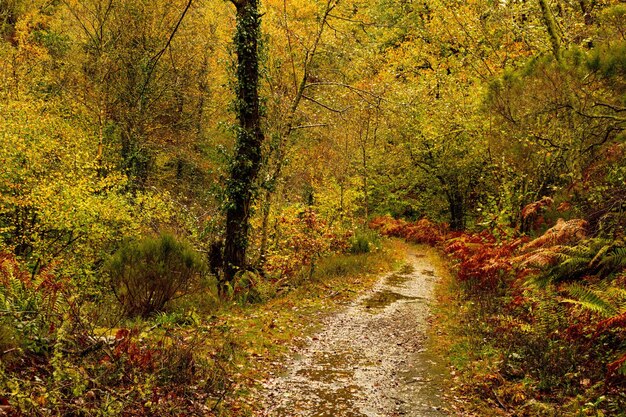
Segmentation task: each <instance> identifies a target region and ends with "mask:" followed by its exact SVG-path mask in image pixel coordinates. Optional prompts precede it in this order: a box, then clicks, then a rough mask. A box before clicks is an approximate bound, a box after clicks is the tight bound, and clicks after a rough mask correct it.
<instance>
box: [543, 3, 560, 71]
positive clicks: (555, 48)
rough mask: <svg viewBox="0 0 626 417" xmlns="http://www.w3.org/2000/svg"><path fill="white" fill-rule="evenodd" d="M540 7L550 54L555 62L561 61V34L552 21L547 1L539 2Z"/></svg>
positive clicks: (553, 20) (554, 21) (552, 17)
mask: <svg viewBox="0 0 626 417" xmlns="http://www.w3.org/2000/svg"><path fill="white" fill-rule="evenodd" d="M539 5H540V6H541V12H542V13H543V21H544V23H545V25H546V29H547V30H548V35H550V42H551V43H552V53H553V54H554V58H556V60H557V61H561V34H560V33H559V26H558V24H557V23H556V20H555V19H554V14H552V10H550V5H549V4H548V0H539Z"/></svg>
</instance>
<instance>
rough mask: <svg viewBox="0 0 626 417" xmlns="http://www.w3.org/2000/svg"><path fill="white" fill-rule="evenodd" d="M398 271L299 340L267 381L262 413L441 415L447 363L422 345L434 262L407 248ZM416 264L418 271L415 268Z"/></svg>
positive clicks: (296, 416) (277, 416)
mask: <svg viewBox="0 0 626 417" xmlns="http://www.w3.org/2000/svg"><path fill="white" fill-rule="evenodd" d="M408 259H409V261H408V264H407V265H405V266H404V267H403V268H401V269H400V271H398V272H396V273H395V274H391V275H388V276H385V277H381V279H380V281H379V283H378V284H377V285H376V286H375V288H374V289H372V290H371V291H369V292H368V293H366V294H365V295H363V296H362V297H360V298H359V299H358V300H356V301H355V302H354V303H352V304H351V305H350V306H349V307H347V308H346V310H345V311H344V312H341V313H338V314H336V315H334V316H331V317H329V318H328V319H327V321H326V323H325V326H324V329H323V330H322V331H321V332H319V333H318V334H316V335H315V337H313V338H312V339H310V343H309V344H308V345H307V346H305V347H303V348H300V350H299V351H298V352H296V354H295V355H294V357H293V358H292V359H291V361H290V362H289V363H288V364H287V367H288V369H287V371H286V372H285V374H283V375H282V376H279V377H277V378H274V379H272V380H270V381H267V382H266V383H265V384H264V385H265V392H264V398H265V399H264V404H265V407H266V408H265V410H264V411H263V412H262V413H261V414H259V416H264V417H265V416H267V417H391V416H394V417H395V416H406V417H440V416H446V415H447V414H445V413H444V412H443V411H441V410H442V409H443V406H444V404H445V400H444V399H443V398H442V395H443V386H444V385H443V381H444V380H445V375H446V372H447V370H446V368H445V366H443V365H442V364H441V362H438V359H437V356H436V355H434V354H432V353H430V352H429V351H428V350H427V349H425V348H424V340H425V338H426V336H425V331H426V329H427V326H428V324H427V321H426V319H427V317H428V314H429V313H428V312H429V310H428V303H427V301H429V300H430V298H431V297H432V290H433V287H434V282H435V281H436V279H434V278H433V277H434V275H435V273H434V269H433V267H432V265H431V264H430V262H429V261H428V258H427V257H425V256H419V255H415V254H409V257H408ZM418 271H419V272H418Z"/></svg>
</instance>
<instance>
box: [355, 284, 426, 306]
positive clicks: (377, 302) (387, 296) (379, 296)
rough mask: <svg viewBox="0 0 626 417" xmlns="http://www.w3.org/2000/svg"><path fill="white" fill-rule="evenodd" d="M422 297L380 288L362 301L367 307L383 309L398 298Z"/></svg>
mask: <svg viewBox="0 0 626 417" xmlns="http://www.w3.org/2000/svg"><path fill="white" fill-rule="evenodd" d="M422 299H423V297H410V296H406V295H402V294H399V293H397V292H393V291H390V290H386V289H385V290H382V291H379V292H376V293H374V294H373V295H372V296H371V297H370V298H367V299H365V300H364V301H363V303H362V304H363V305H364V306H365V308H367V309H383V308H385V307H387V306H390V305H391V304H393V303H395V302H396V301H400V300H422Z"/></svg>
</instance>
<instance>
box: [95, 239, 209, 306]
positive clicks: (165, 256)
mask: <svg viewBox="0 0 626 417" xmlns="http://www.w3.org/2000/svg"><path fill="white" fill-rule="evenodd" d="M105 270H106V271H107V272H108V273H109V275H110V278H111V285H112V288H113V292H114V294H115V297H116V298H117V300H118V301H119V302H120V304H121V306H122V309H123V311H124V313H125V314H126V315H127V316H129V317H135V316H142V317H147V316H149V315H151V314H153V313H155V312H158V311H163V310H164V309H165V306H166V305H167V303H168V302H169V301H171V300H172V299H174V298H176V297H177V296H179V295H183V294H185V293H186V292H188V290H189V287H190V284H191V283H192V282H193V280H194V278H197V277H199V275H200V274H201V272H202V270H203V262H202V260H201V258H200V256H199V255H198V253H197V252H195V251H194V250H193V249H192V248H191V247H190V246H189V245H188V244H186V243H183V242H181V241H178V240H176V238H174V237H173V236H171V235H168V234H163V235H161V236H159V237H158V238H155V239H152V238H148V239H145V240H143V241H141V242H131V243H127V244H125V245H123V246H122V247H121V248H120V249H119V250H118V251H117V252H116V253H115V254H114V255H113V256H112V257H111V258H110V259H109V260H108V262H107V263H106V265H105Z"/></svg>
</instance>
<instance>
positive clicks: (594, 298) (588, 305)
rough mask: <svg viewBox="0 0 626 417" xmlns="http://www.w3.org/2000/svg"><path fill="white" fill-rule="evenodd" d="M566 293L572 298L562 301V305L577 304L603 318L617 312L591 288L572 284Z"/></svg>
mask: <svg viewBox="0 0 626 417" xmlns="http://www.w3.org/2000/svg"><path fill="white" fill-rule="evenodd" d="M566 291H567V292H568V293H569V294H570V295H571V296H572V297H573V298H571V299H564V300H563V302H564V303H571V304H577V305H579V306H581V307H583V308H584V309H586V310H590V311H593V312H595V313H598V314H600V315H602V316H604V317H611V316H613V315H614V314H617V312H618V311H617V308H616V307H615V306H613V305H612V304H611V303H610V302H609V301H608V300H607V299H605V298H603V297H602V296H601V295H600V294H598V293H597V292H596V291H594V290H592V289H591V288H588V287H586V286H583V285H580V284H577V283H574V284H570V285H568V286H567V288H566Z"/></svg>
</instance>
